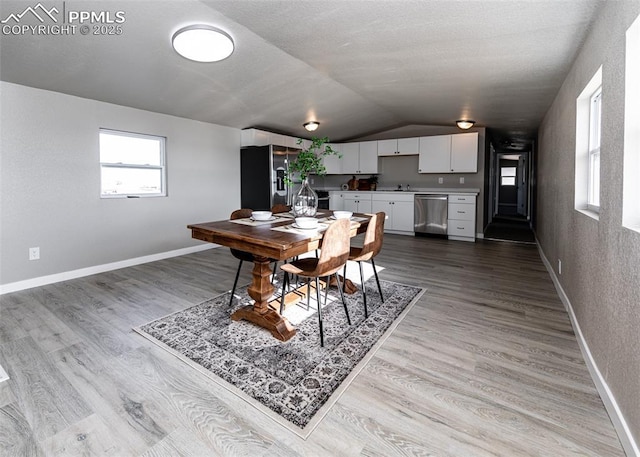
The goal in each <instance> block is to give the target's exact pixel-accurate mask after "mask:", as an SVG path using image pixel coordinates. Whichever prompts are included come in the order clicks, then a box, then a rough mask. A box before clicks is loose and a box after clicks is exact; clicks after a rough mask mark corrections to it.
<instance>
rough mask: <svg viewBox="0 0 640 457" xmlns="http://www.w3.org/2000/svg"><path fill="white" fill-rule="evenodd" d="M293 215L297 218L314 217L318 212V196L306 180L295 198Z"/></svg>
mask: <svg viewBox="0 0 640 457" xmlns="http://www.w3.org/2000/svg"><path fill="white" fill-rule="evenodd" d="M292 203H293V205H292V206H293V214H294V215H295V216H296V217H300V216H308V217H313V216H315V215H316V212H317V211H318V194H316V191H315V190H313V189H312V188H311V186H310V185H309V180H308V179H306V178H305V179H304V180H303V181H302V186H300V189H299V190H298V192H296V194H295V195H294V196H293V202H292Z"/></svg>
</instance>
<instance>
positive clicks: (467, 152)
mask: <svg viewBox="0 0 640 457" xmlns="http://www.w3.org/2000/svg"><path fill="white" fill-rule="evenodd" d="M418 172H419V173H477V172H478V132H471V133H459V134H456V135H436V136H425V137H421V138H420V154H419V157H418Z"/></svg>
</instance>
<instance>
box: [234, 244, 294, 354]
mask: <svg viewBox="0 0 640 457" xmlns="http://www.w3.org/2000/svg"><path fill="white" fill-rule="evenodd" d="M271 273H272V271H271V264H270V262H269V259H268V258H267V257H259V256H256V257H255V259H254V262H253V272H252V275H253V279H252V282H251V285H250V286H249V288H248V289H247V290H248V293H249V296H250V297H251V298H253V299H254V300H255V301H254V303H253V305H246V306H243V307H242V308H240V309H238V310H237V311H236V312H234V313H233V314H232V315H231V319H233V320H235V321H237V320H241V319H244V320H247V321H249V322H253V323H254V324H257V325H259V326H261V327H264V328H266V329H268V330H269V331H270V332H271V334H272V335H273V336H274V337H275V338H277V339H279V340H281V341H287V340H289V339H290V338H292V337H293V336H294V335H295V334H296V329H295V328H293V326H292V325H291V324H290V323H289V321H288V320H287V319H286V318H284V317H282V316H281V315H280V313H278V311H276V310H274V309H272V308H270V307H269V298H271V296H272V295H273V290H274V289H273V285H272V284H271V278H270V276H271Z"/></svg>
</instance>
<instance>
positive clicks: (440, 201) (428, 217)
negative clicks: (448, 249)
mask: <svg viewBox="0 0 640 457" xmlns="http://www.w3.org/2000/svg"><path fill="white" fill-rule="evenodd" d="M447 206H448V197H447V196H446V195H438V194H416V195H415V199H414V210H413V231H414V232H415V233H416V234H420V233H429V234H433V235H446V234H447Z"/></svg>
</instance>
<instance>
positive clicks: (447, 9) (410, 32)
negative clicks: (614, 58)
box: [0, 0, 603, 144]
mask: <svg viewBox="0 0 640 457" xmlns="http://www.w3.org/2000/svg"><path fill="white" fill-rule="evenodd" d="M602 3H603V2H602V1H601V0H549V1H538V0H529V1H510V0H501V1H452V0H447V1H432V0H422V1H409V0H396V1H378V0H375V1H365V0H358V1H352V0H341V1H324V0H315V1H305V0H298V1H292V0H287V1H269V0H261V1H245V0H233V1H202V2H201V1H192V0H182V1H135V2H131V1H127V2H124V1H97V2H94V1H83V2H74V1H66V2H64V8H66V10H67V11H70V10H74V9H76V10H87V11H110V12H115V11H123V12H124V13H125V15H126V21H125V22H124V23H123V24H122V30H123V33H122V34H121V35H118V36H93V35H86V36H83V35H80V34H78V33H76V34H75V35H72V36H33V35H29V34H23V35H6V34H3V36H2V41H1V44H0V77H1V78H2V80H5V81H10V82H14V83H18V84H24V85H27V86H33V87H38V88H43V89H49V90H53V91H58V92H63V93H67V94H72V95H77V96H81V97H87V98H93V99H96V100H102V101H105V102H110V103H116V104H120V105H126V106H132V107H135V108H141V109H145V110H151V111H156V112H160V113H166V114H172V115H176V116H180V117H186V118H190V119H196V120H200V121H205V122H212V123H216V124H221V125H227V126H231V127H237V128H247V127H262V128H266V129H271V130H274V131H278V132H282V133H286V134H290V135H294V136H305V134H306V135H307V136H308V134H307V133H306V132H305V131H304V130H303V128H302V123H303V122H305V121H307V120H310V119H316V120H318V121H319V122H320V123H321V127H320V130H318V131H317V132H316V134H318V135H321V136H329V137H330V138H331V140H333V141H341V140H345V139H350V138H357V137H360V136H365V135H369V134H373V133H376V132H380V131H384V130H387V129H393V128H398V127H402V126H409V125H445V126H448V125H452V124H453V123H454V122H455V120H456V119H459V118H471V119H475V120H476V121H477V125H478V126H482V127H486V128H488V129H491V130H492V132H494V135H495V136H496V137H497V138H501V141H500V142H501V143H502V142H504V143H505V144H506V143H513V144H516V143H520V142H522V141H528V140H529V139H532V138H535V134H536V129H537V127H538V125H539V123H540V121H541V119H542V117H543V116H544V114H545V112H546V110H547V109H548V107H549V106H550V104H551V101H552V99H553V97H554V96H555V94H556V93H557V91H558V89H559V87H560V84H561V83H562V81H563V79H564V77H565V76H566V73H567V71H568V69H569V67H570V65H571V63H572V61H573V59H574V57H575V55H576V53H577V51H578V49H579V48H580V46H581V44H582V41H583V39H584V37H585V35H586V32H587V29H588V27H589V25H590V23H591V21H592V19H593V17H594V15H595V14H597V12H598V10H599V7H600V6H601V5H602ZM36 4H37V1H31V2H25V1H17V2H16V1H5V0H3V1H2V2H0V18H1V19H2V20H5V19H6V18H7V17H8V16H9V14H11V13H20V12H22V11H23V10H24V9H25V7H27V6H30V5H31V6H35V5H36ZM42 4H43V5H44V6H45V7H51V6H57V7H58V9H59V10H62V8H63V2H62V1H57V2H56V1H51V2H48V1H42ZM21 21H22V22H21V23H22V24H25V23H29V21H31V23H37V20H36V19H35V18H33V17H28V15H25V16H24V17H23V18H22V19H21ZM8 23H12V22H8ZM192 23H209V24H212V25H215V26H217V27H220V28H223V29H224V30H226V31H227V32H228V33H229V34H230V35H231V36H232V37H233V39H234V41H235V43H236V49H235V52H234V53H233V55H232V56H231V57H229V58H228V59H226V60H224V61H222V62H218V63H211V64H202V63H195V62H191V61H188V60H186V59H183V58H182V57H180V56H178V55H177V54H176V53H175V52H174V51H173V50H172V48H171V44H170V37H171V35H172V34H173V32H175V31H176V30H177V29H179V28H181V27H183V26H185V25H189V24H192Z"/></svg>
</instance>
